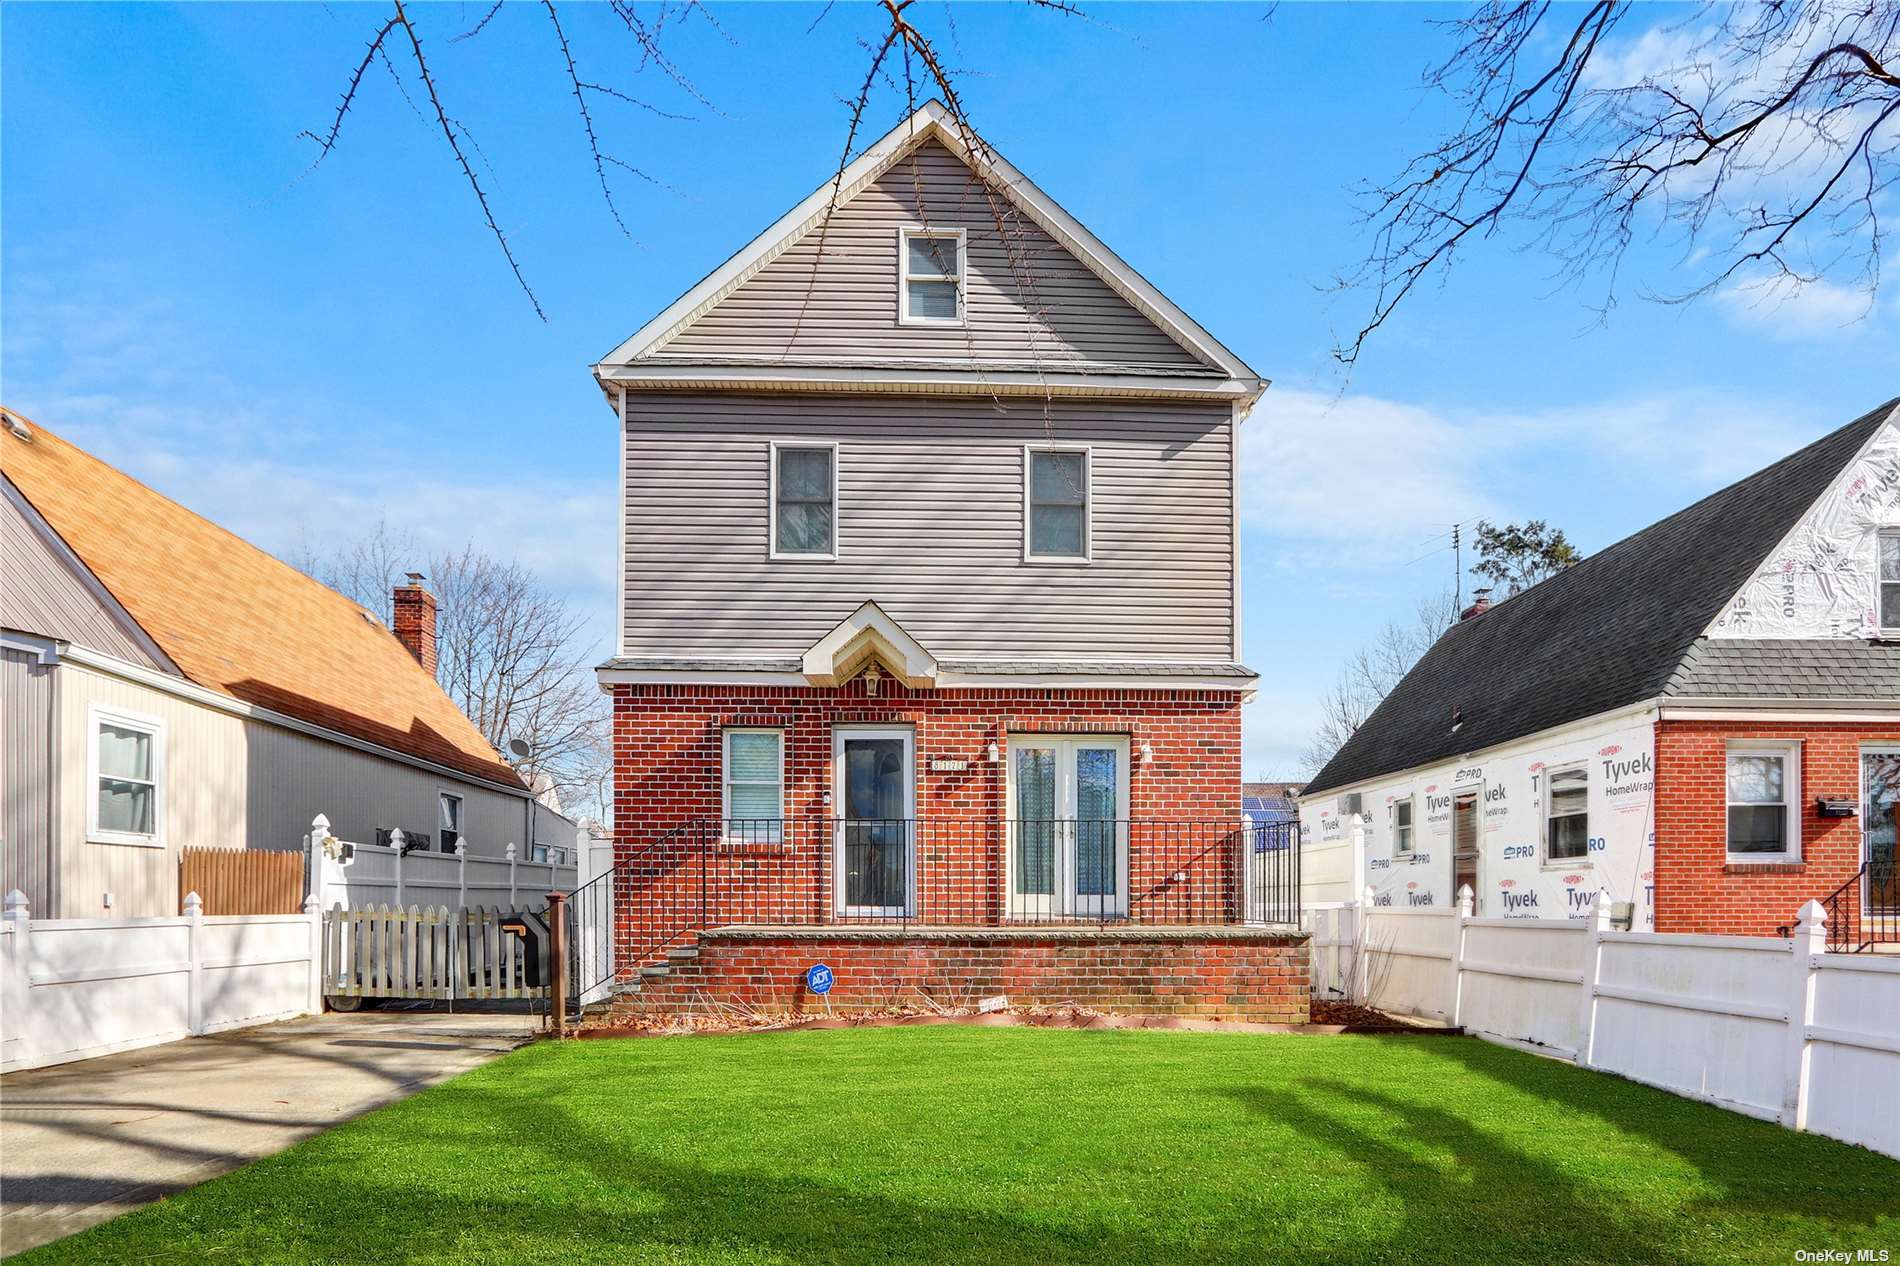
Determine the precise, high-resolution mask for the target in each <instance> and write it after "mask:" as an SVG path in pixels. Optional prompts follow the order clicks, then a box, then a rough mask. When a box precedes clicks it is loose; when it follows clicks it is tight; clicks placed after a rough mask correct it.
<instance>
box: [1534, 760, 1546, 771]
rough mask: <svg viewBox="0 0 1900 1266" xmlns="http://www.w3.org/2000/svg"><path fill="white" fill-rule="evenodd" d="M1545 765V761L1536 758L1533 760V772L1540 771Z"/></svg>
mask: <svg viewBox="0 0 1900 1266" xmlns="http://www.w3.org/2000/svg"><path fill="white" fill-rule="evenodd" d="M1543 767H1544V762H1543V761H1541V760H1534V761H1532V762H1531V772H1532V773H1533V774H1534V773H1536V772H1537V771H1539V770H1540V769H1542V768H1543Z"/></svg>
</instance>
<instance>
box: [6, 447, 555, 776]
mask: <svg viewBox="0 0 1900 1266" xmlns="http://www.w3.org/2000/svg"><path fill="white" fill-rule="evenodd" d="M9 412H11V411H9ZM12 416H13V417H15V418H18V419H19V420H20V421H21V422H23V423H25V424H26V426H27V428H28V429H29V430H30V431H31V432H32V434H33V439H32V441H31V442H27V441H24V440H22V439H20V438H19V437H18V436H16V435H14V434H13V433H12V431H11V429H10V428H7V427H4V426H0V471H3V472H4V473H5V474H6V477H7V478H8V479H9V480H11V481H12V483H13V485H14V487H16V488H18V489H19V490H20V493H21V494H22V495H23V496H25V498H26V499H27V500H28V501H29V502H31V503H32V505H33V508H34V509H35V510H38V511H39V513H40V514H41V515H42V516H43V517H44V518H45V519H46V521H47V523H48V524H50V525H51V526H52V528H53V530H54V531H56V532H58V533H59V535H60V537H61V538H62V539H63V540H65V542H66V544H67V545H68V546H69V547H71V549H72V551H73V552H74V553H75V554H77V555H78V556H79V558H80V559H81V561H83V562H84V563H85V564H86V566H87V567H89V568H91V570H92V572H93V574H94V575H95V576H97V577H98V578H99V581H100V583H101V584H103V585H105V587H106V588H107V589H108V590H110V591H111V593H112V596H113V597H114V598H116V599H118V601H119V603H120V605H121V606H123V607H124V608H125V609H126V611H128V612H129V613H130V614H131V616H132V618H133V619H134V620H136V621H138V624H139V627H141V628H143V629H144V630H145V632H146V633H147V634H148V635H149V636H150V637H151V639H152V640H153V641H155V642H157V643H158V645H159V646H160V648H162V649H163V650H164V652H165V653H166V654H167V655H168V656H170V657H171V659H172V662H173V663H175V664H177V665H178V667H179V668H180V669H181V670H183V672H184V674H185V676H186V677H187V678H189V679H190V680H192V681H194V682H196V683H198V684H199V685H200V686H204V687H206V688H208V689H211V690H215V691H217V692H218V693H219V694H224V695H229V696H230V697H231V698H233V699H240V700H242V701H244V702H245V703H249V704H255V705H257V706H258V707H263V708H269V709H271V710H273V711H276V712H281V713H284V714H286V715H288V716H293V717H296V718H298V719H299V720H303V721H309V722H311V723H313V724H316V725H321V726H323V727H325V728H326V729H331V730H336V731H338V732H339V733H343V734H347V735H350V736H351V737H352V738H358V739H363V740H366V741H368V742H371V743H375V744H377V745H379V746H381V747H387V748H389V749H391V750H393V751H398V752H403V753H406V754H407V755H410V756H416V757H420V758H422V759H424V760H430V761H434V762H436V763H437V764H440V765H447V766H449V767H451V768H453V769H457V770H460V771H462V772H464V773H468V774H472V775H474V776H476V777H478V778H485V779H488V780H490V781H492V782H498V783H502V784H504V785H511V786H520V785H521V779H520V778H519V777H517V776H516V774H515V772H514V770H513V769H511V768H510V767H509V766H508V765H507V763H506V762H504V761H503V760H502V759H501V757H500V755H499V754H498V753H497V752H496V751H495V749H494V748H493V747H491V746H490V745H489V743H488V740H487V739H485V738H483V737H482V733H481V731H480V730H478V729H476V728H475V724H474V722H472V721H470V720H469V719H468V717H466V716H465V715H463V713H462V710H461V709H460V708H458V707H456V706H455V703H454V701H453V700H451V699H450V698H449V697H448V695H446V694H444V693H443V692H442V688H441V687H440V686H438V685H436V683H435V679H434V678H433V677H431V676H430V675H429V674H428V673H426V672H424V671H423V669H422V665H420V664H418V663H417V662H416V660H415V658H414V657H413V656H411V655H410V654H409V652H408V650H406V649H405V648H404V647H403V645H402V643H400V642H398V641H397V640H396V636H395V634H393V633H391V632H390V631H389V630H388V629H387V628H386V627H384V626H383V624H382V623H381V622H379V621H376V620H374V619H372V618H370V617H369V615H368V613H367V612H365V611H364V610H363V608H361V607H359V606H357V605H356V604H355V603H354V602H351V601H350V600H349V599H348V598H345V597H344V596H343V595H342V594H340V593H337V592H336V591H335V590H333V589H330V588H327V587H325V586H324V585H320V584H318V583H317V582H316V581H314V580H312V579H311V578H310V577H308V576H306V575H304V574H303V573H302V572H300V571H298V570H297V569H296V568H294V567H291V566H290V565H288V564H287V563H283V562H280V561H279V560H277V559H275V558H272V557H271V556H270V555H269V554H266V553H265V552H264V551H263V550H260V549H258V548H257V547H256V546H254V545H252V544H250V543H249V542H247V541H244V540H242V539H240V538H238V537H236V536H233V535H232V534H231V533H229V532H227V531H225V530H224V529H223V528H221V527H219V526H217V525H216V524H215V523H212V522H210V521H209V520H207V519H204V518H202V517H200V516H199V515H196V514H193V513H192V512H191V511H189V510H187V509H185V507H183V506H181V505H179V504H178V503H177V502H176V501H173V500H171V499H170V498H168V497H163V496H160V495H159V494H158V493H156V492H154V491H152V490H151V489H150V488H147V487H146V486H145V485H144V484H142V483H140V482H139V481H138V480H136V479H133V478H132V477H131V476H129V475H127V474H125V473H124V472H122V471H119V470H115V469H114V468H113V467H111V466H108V465H106V464H105V463H104V462H102V461H100V460H99V459H98V458H96V457H94V456H92V455H91V454H90V453H87V452H85V451H84V450H82V449H79V448H76V447H74V446H73V445H71V444H69V443H67V442H66V441H65V440H62V439H60V438H59V437H58V436H57V435H54V434H53V433H52V432H51V431H49V430H47V429H46V428H45V427H43V426H40V425H39V424H38V423H35V422H29V421H27V419H25V418H21V417H20V415H19V414H17V413H14V414H12Z"/></svg>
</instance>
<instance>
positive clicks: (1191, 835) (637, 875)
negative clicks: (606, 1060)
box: [614, 678, 1240, 962]
mask: <svg viewBox="0 0 1900 1266" xmlns="http://www.w3.org/2000/svg"><path fill="white" fill-rule="evenodd" d="M841 724H851V725H889V726H894V727H896V726H903V727H909V728H911V729H912V731H913V732H914V734H915V752H916V764H917V782H916V789H915V795H916V814H917V816H918V817H919V818H920V819H922V820H923V821H924V825H923V826H921V827H920V828H919V832H920V834H919V839H918V841H917V872H918V873H917V884H916V887H917V895H918V900H919V902H920V909H919V914H920V915H921V916H922V917H923V918H925V919H927V920H929V921H931V922H934V923H981V922H989V921H993V920H994V918H995V917H996V916H997V914H999V913H1000V912H1001V910H1002V907H1003V901H1004V899H1005V898H1004V887H1005V871H1004V861H1003V841H1004V839H1005V837H1006V826H1005V824H1004V821H1003V818H1004V813H1005V807H1004V806H1005V770H1006V768H1007V766H1008V762H1009V750H1008V748H1009V740H1008V735H1009V734H1010V733H1011V732H1024V731H1035V732H1040V733H1081V734H1119V735H1126V736H1127V737H1128V739H1129V745H1130V760H1129V809H1130V816H1131V817H1132V818H1135V819H1140V820H1143V821H1144V822H1159V821H1165V822H1168V823H1172V824H1178V826H1177V827H1175V828H1174V829H1172V830H1164V829H1162V828H1158V827H1143V828H1141V831H1142V836H1141V838H1139V839H1137V840H1135V841H1133V842H1131V847H1130V853H1131V856H1130V870H1131V882H1130V890H1131V892H1133V893H1136V894H1148V895H1146V896H1145V897H1144V898H1143V900H1144V903H1145V908H1144V910H1143V912H1142V913H1143V915H1144V916H1146V917H1149V918H1150V919H1151V920H1152V919H1153V918H1154V917H1155V916H1165V915H1167V914H1168V911H1169V906H1168V902H1169V901H1172V900H1176V896H1175V894H1183V893H1185V894H1191V896H1189V897H1186V898H1182V899H1181V900H1182V904H1180V905H1179V907H1178V908H1177V909H1176V910H1175V912H1174V914H1173V916H1172V917H1180V918H1186V917H1190V916H1192V915H1195V914H1200V915H1203V916H1205V915H1206V914H1208V913H1209V911H1207V910H1205V909H1196V908H1192V907H1194V906H1197V905H1204V904H1205V903H1206V902H1209V901H1217V900H1226V899H1228V897H1229V896H1231V895H1232V894H1229V893H1223V892H1220V891H1218V890H1217V886H1216V885H1215V884H1213V883H1210V882H1206V881H1205V880H1206V878H1207V877H1206V876H1205V875H1203V874H1201V873H1199V872H1198V871H1197V872H1196V873H1195V874H1194V875H1193V876H1192V878H1193V880H1194V882H1190V883H1187V884H1171V883H1170V876H1171V875H1172V874H1173V873H1174V872H1173V871H1172V870H1166V873H1161V872H1162V871H1163V870H1165V868H1169V867H1175V866H1179V865H1180V864H1181V861H1180V859H1181V858H1183V857H1189V856H1199V855H1200V851H1199V847H1198V846H1199V844H1201V843H1203V842H1207V841H1211V840H1213V839H1214V838H1215V836H1216V832H1217V825H1218V829H1221V830H1231V829H1232V827H1234V826H1238V824H1239V814H1240V701H1239V696H1238V695H1237V694H1236V693H1234V692H1231V691H1197V690H1071V689H987V688H986V689H972V690H943V691H937V690H909V689H907V688H905V687H903V686H901V685H897V684H895V683H893V682H891V681H890V680H888V679H886V680H885V681H884V682H883V683H881V685H880V688H879V691H878V694H877V695H875V696H872V695H870V694H868V693H867V689H866V686H865V683H864V681H863V679H862V678H859V679H858V680H856V681H853V682H851V683H849V684H847V685H845V686H841V687H827V688H819V687H793V686H786V687H767V686H703V685H690V686H689V685H678V686H658V685H651V686H629V685H620V686H615V687H614V773H615V787H614V821H615V834H616V845H615V851H616V858H617V859H618V860H620V861H623V862H628V861H631V862H633V863H634V866H633V867H623V868H622V870H623V871H626V872H628V873H627V874H626V875H624V876H623V881H622V883H621V884H620V886H619V889H618V891H617V892H616V900H617V904H618V910H619V914H618V916H617V919H618V923H619V926H620V930H621V943H620V961H622V962H635V961H651V960H652V959H653V958H654V957H655V956H656V954H657V953H658V952H659V951H661V950H663V949H664V947H665V945H666V944H669V943H678V942H679V941H680V940H681V939H683V938H684V937H685V936H686V935H687V934H688V933H689V932H690V930H691V927H692V926H693V925H695V924H696V921H697V920H696V915H697V910H698V908H699V903H700V900H701V894H702V892H703V893H705V894H706V896H707V901H708V904H709V905H710V906H711V907H712V909H711V911H710V912H709V919H708V921H709V922H712V923H720V922H733V921H740V920H742V921H747V922H774V923H811V922H816V921H819V920H821V919H823V918H825V917H826V914H827V911H828V910H829V908H830V902H831V900H832V878H831V872H832V859H831V842H832V841H831V831H830V829H829V826H828V819H829V818H830V817H831V816H832V815H833V814H834V813H835V812H836V811H837V809H836V805H835V804H833V803H828V802H827V801H826V799H825V796H826V793H827V792H830V791H832V790H833V788H832V785H831V784H832V731H833V727H834V726H837V725H841ZM733 726H771V727H776V728H780V729H783V730H784V731H785V735H786V769H785V812H786V814H787V817H788V819H789V821H788V824H787V835H788V838H787V840H786V842H785V843H784V844H783V845H781V846H770V845H765V844H756V843H755V844H743V843H741V844H729V845H723V846H719V847H717V848H715V849H712V850H710V851H708V850H706V849H704V848H702V847H701V845H702V844H703V843H704V842H705V837H704V834H703V833H702V832H699V831H696V830H695V831H691V832H688V833H686V834H683V835H674V836H672V837H667V836H666V835H665V833H666V832H667V831H669V830H672V829H673V828H676V827H677V826H678V825H679V824H681V823H687V822H693V821H701V822H712V821H715V820H716V819H718V817H719V815H720V811H721V807H720V793H719V773H720V740H721V734H722V732H723V731H724V730H725V729H727V728H729V727H733ZM991 742H995V743H996V744H997V745H998V746H999V748H1000V749H1001V757H1002V759H1001V760H1000V761H998V762H997V763H995V764H991V763H989V762H988V760H987V759H986V753H987V748H988V745H989V744H990V743H991ZM1144 744H1147V745H1148V746H1149V747H1150V748H1151V749H1152V752H1153V757H1152V759H1151V760H1148V761H1142V760H1141V759H1140V753H1141V749H1142V746H1143V745H1144ZM936 757H949V758H952V759H956V760H961V761H966V762H968V767H967V768H965V769H963V770H959V771H954V772H943V773H936V772H932V771H931V769H930V767H929V766H930V761H931V759H932V758H936ZM1227 857H1228V854H1226V853H1210V854H1207V855H1206V856H1201V857H1200V860H1199V861H1197V862H1194V863H1193V866H1194V867H1198V868H1199V870H1200V871H1205V870H1208V869H1210V868H1215V867H1218V866H1221V865H1224V864H1225V859H1227ZM1144 867H1145V868H1146V869H1145V870H1144Z"/></svg>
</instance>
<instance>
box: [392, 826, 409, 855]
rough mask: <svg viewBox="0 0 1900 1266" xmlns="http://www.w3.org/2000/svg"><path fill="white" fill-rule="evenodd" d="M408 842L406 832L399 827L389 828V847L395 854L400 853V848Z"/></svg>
mask: <svg viewBox="0 0 1900 1266" xmlns="http://www.w3.org/2000/svg"><path fill="white" fill-rule="evenodd" d="M408 840H409V834H408V832H406V831H404V830H403V829H402V828H401V827H399V826H392V827H390V828H389V847H391V848H393V849H395V850H396V851H397V852H399V853H400V852H401V851H402V846H403V845H404V844H405V843H407V842H408Z"/></svg>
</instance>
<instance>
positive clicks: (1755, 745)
mask: <svg viewBox="0 0 1900 1266" xmlns="http://www.w3.org/2000/svg"><path fill="white" fill-rule="evenodd" d="M1737 752H1743V753H1760V754H1772V755H1779V756H1781V757H1782V758H1783V760H1782V766H1781V796H1782V800H1783V802H1784V803H1785V805H1786V807H1787V813H1788V847H1787V849H1786V850H1785V851H1783V852H1780V853H1732V852H1730V851H1729V847H1728V811H1729V806H1730V805H1732V804H1736V803H1747V802H1737V801H1732V800H1730V799H1729V798H1728V759H1729V757H1730V756H1732V755H1734V754H1735V753H1737ZM1801 815H1802V806H1801V740H1800V739H1730V740H1729V741H1728V743H1727V744H1726V745H1725V746H1724V747H1723V749H1722V856H1723V859H1724V860H1725V861H1726V862H1727V864H1728V865H1730V866H1789V865H1795V864H1798V863H1799V862H1800V861H1801Z"/></svg>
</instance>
